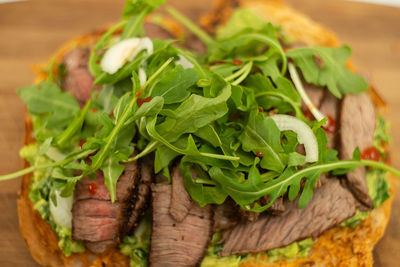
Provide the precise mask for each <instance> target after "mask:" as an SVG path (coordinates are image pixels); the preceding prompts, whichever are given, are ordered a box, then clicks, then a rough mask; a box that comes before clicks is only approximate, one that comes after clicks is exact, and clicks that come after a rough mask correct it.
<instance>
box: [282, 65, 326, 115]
mask: <svg viewBox="0 0 400 267" xmlns="http://www.w3.org/2000/svg"><path fill="white" fill-rule="evenodd" d="M289 73H290V77H291V78H292V80H293V83H294V85H295V88H296V90H297V92H299V94H300V96H301V98H302V99H303V101H304V103H305V104H306V106H307V108H308V109H309V110H310V111H311V113H312V114H313V115H314V117H315V119H316V120H317V121H322V120H323V119H325V115H324V114H322V113H321V111H319V110H318V109H317V108H316V107H315V106H314V104H313V103H312V102H311V100H310V98H309V97H308V95H307V93H306V91H305V90H304V87H303V83H302V82H301V80H300V77H299V74H298V73H297V70H296V67H295V66H294V65H293V64H292V63H289Z"/></svg>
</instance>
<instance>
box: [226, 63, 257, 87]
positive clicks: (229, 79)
mask: <svg viewBox="0 0 400 267" xmlns="http://www.w3.org/2000/svg"><path fill="white" fill-rule="evenodd" d="M252 65H253V62H251V61H250V62H249V63H247V64H246V65H244V66H243V67H242V68H241V69H240V70H238V71H236V72H235V73H232V74H231V75H229V76H228V77H226V78H225V81H227V82H230V81H232V80H234V79H236V78H237V77H239V76H241V75H242V74H244V73H246V72H247V69H248V68H249V66H252ZM250 69H251V67H250Z"/></svg>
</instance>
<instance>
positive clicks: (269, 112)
mask: <svg viewBox="0 0 400 267" xmlns="http://www.w3.org/2000/svg"><path fill="white" fill-rule="evenodd" d="M276 113H277V111H276V109H271V110H270V111H268V114H269V115H270V116H271V115H275V114H276Z"/></svg>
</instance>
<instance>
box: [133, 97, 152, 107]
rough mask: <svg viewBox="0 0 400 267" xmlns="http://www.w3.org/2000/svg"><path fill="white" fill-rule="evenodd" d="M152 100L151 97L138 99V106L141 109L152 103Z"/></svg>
mask: <svg viewBox="0 0 400 267" xmlns="http://www.w3.org/2000/svg"><path fill="white" fill-rule="evenodd" d="M151 99H152V98H151V96H149V97H145V98H138V100H137V105H138V106H139V107H141V106H142V105H143V104H144V103H146V102H150V101H151Z"/></svg>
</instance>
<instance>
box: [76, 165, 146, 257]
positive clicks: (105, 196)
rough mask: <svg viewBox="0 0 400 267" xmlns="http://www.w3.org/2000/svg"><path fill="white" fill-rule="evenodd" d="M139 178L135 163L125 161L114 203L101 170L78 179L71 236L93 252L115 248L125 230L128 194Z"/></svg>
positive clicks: (127, 215)
mask: <svg viewBox="0 0 400 267" xmlns="http://www.w3.org/2000/svg"><path fill="white" fill-rule="evenodd" d="M138 180H139V173H138V164H137V162H132V163H128V164H126V165H125V170H124V173H123V174H122V175H121V177H120V178H119V179H118V182H117V200H116V201H115V202H114V203H112V202H111V197H110V194H109V192H108V190H107V187H106V186H105V184H104V176H103V175H102V173H101V172H100V171H99V172H97V173H96V178H95V179H90V178H89V177H85V178H83V179H82V180H81V181H79V182H78V183H77V186H76V189H75V191H74V204H73V207H72V238H73V239H74V240H81V241H83V242H84V244H85V246H86V247H87V248H88V249H89V250H91V251H92V252H95V253H100V252H104V251H105V250H107V249H109V248H111V247H115V246H116V245H117V244H118V242H119V241H120V238H121V236H122V235H123V234H124V233H125V232H126V231H127V222H128V219H129V215H130V213H131V209H132V204H131V196H132V194H133V193H134V188H135V185H136V184H137V183H138Z"/></svg>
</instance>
